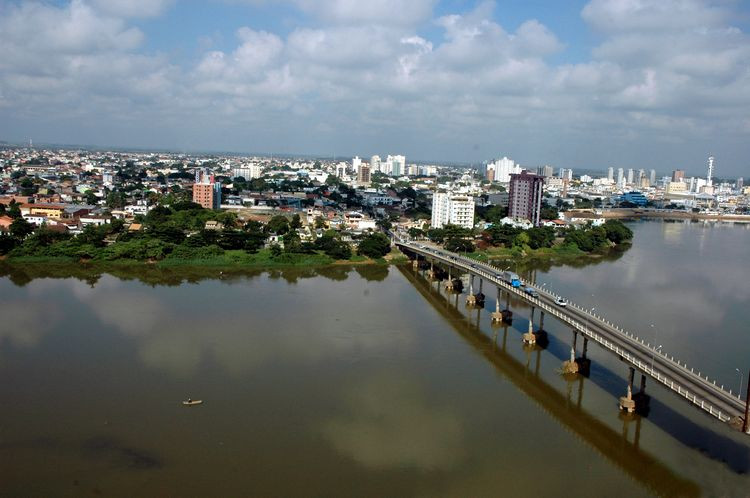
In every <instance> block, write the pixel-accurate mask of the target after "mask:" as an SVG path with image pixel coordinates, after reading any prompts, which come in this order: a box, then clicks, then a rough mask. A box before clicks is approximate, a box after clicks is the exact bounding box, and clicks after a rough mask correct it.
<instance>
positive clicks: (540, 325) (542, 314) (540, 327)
mask: <svg viewBox="0 0 750 498" xmlns="http://www.w3.org/2000/svg"><path fill="white" fill-rule="evenodd" d="M539 330H544V311H542V312H541V313H540V314H539Z"/></svg>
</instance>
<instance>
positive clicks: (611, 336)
mask: <svg viewBox="0 0 750 498" xmlns="http://www.w3.org/2000/svg"><path fill="white" fill-rule="evenodd" d="M395 243H396V245H397V246H398V247H400V248H401V249H402V250H404V251H405V252H407V253H412V254H414V255H415V256H420V257H422V258H424V259H428V260H432V261H435V262H437V263H440V264H442V265H447V266H450V267H453V268H456V269H458V270H461V271H463V272H466V273H469V274H472V275H475V276H478V277H480V278H483V279H484V280H486V281H487V282H489V283H491V284H493V285H495V286H497V287H498V289H502V290H504V291H506V292H508V293H510V294H511V295H514V296H515V297H517V298H520V299H523V300H525V301H526V302H527V303H529V304H530V305H531V306H533V307H535V308H539V309H540V310H541V311H544V312H545V313H547V314H549V315H552V316H554V317H555V318H557V319H558V320H560V321H561V322H563V323H565V324H567V325H569V326H570V327H571V328H573V330H575V331H577V332H578V333H580V334H582V335H583V336H584V337H585V338H587V339H589V340H592V341H594V342H596V343H597V344H599V345H600V346H602V347H603V348H604V349H607V350H609V351H611V352H612V353H614V354H616V355H618V356H619V357H620V359H621V360H622V361H623V362H625V363H626V364H627V365H628V366H630V367H631V368H633V369H634V370H635V371H638V372H640V373H641V374H642V375H645V376H647V377H650V378H651V379H653V380H655V381H657V382H659V383H660V384H662V385H663V386H665V387H666V388H667V389H669V390H671V391H673V392H675V393H676V394H678V395H679V396H681V397H682V398H684V399H685V400H687V401H688V402H689V403H691V404H692V405H693V406H695V407H697V408H700V409H701V410H703V411H705V412H706V413H708V414H709V415H711V416H713V417H715V418H717V419H719V420H720V421H722V422H729V421H730V420H732V419H733V418H735V417H744V412H745V402H744V401H743V400H742V398H741V397H740V395H736V396H735V395H733V394H730V393H729V392H727V391H726V390H724V389H723V386H720V385H717V383H716V381H711V380H710V379H709V378H708V377H707V376H704V375H702V374H701V373H700V372H695V371H694V369H692V368H690V367H688V365H686V364H684V363H682V362H680V361H679V360H678V359H675V358H674V357H672V356H669V355H668V354H667V353H666V352H663V351H660V350H657V349H656V348H655V347H654V346H653V345H651V344H647V343H646V342H644V341H643V339H640V338H638V337H637V336H635V335H634V334H632V333H630V332H627V331H625V330H624V329H623V328H622V327H619V326H618V325H616V324H613V323H611V322H609V321H607V320H604V319H603V318H601V317H599V316H597V315H595V314H592V313H591V312H589V311H588V310H585V309H583V308H581V307H579V306H577V305H575V304H574V303H568V304H567V306H565V307H561V306H558V305H557V304H555V299H556V298H558V297H561V296H558V295H557V294H555V293H553V292H552V291H550V290H547V289H539V288H536V287H535V290H536V291H537V293H538V297H533V296H531V295H530V294H528V293H526V292H524V291H523V289H522V288H517V287H513V286H511V285H510V284H508V283H506V282H505V281H504V280H503V279H502V277H501V275H502V270H501V269H500V268H497V267H495V266H492V265H490V264H487V263H482V262H480V261H476V260H473V259H470V258H467V257H464V256H461V255H460V254H457V253H453V252H449V251H445V250H443V249H439V248H435V247H431V246H427V245H425V244H420V243H415V242H408V241H403V240H396V241H395Z"/></svg>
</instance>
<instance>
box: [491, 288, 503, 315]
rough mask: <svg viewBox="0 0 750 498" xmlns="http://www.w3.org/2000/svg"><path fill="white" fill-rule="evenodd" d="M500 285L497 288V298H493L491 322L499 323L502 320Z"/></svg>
mask: <svg viewBox="0 0 750 498" xmlns="http://www.w3.org/2000/svg"><path fill="white" fill-rule="evenodd" d="M501 292H502V291H501V290H500V287H498V288H497V298H496V299H495V312H494V313H492V323H500V322H502V321H503V314H502V313H500V293H501Z"/></svg>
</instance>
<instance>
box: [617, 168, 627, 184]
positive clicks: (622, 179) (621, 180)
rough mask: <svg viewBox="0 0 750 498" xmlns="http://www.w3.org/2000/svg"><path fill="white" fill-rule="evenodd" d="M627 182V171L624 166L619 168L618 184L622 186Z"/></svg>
mask: <svg viewBox="0 0 750 498" xmlns="http://www.w3.org/2000/svg"><path fill="white" fill-rule="evenodd" d="M624 182H625V172H624V171H623V169H622V168H617V185H618V186H620V187H622V185H623V184H624Z"/></svg>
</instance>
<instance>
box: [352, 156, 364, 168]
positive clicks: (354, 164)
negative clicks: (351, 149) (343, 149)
mask: <svg viewBox="0 0 750 498" xmlns="http://www.w3.org/2000/svg"><path fill="white" fill-rule="evenodd" d="M360 164H362V159H360V158H359V156H354V157H353V158H352V170H354V171H359V165H360Z"/></svg>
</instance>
